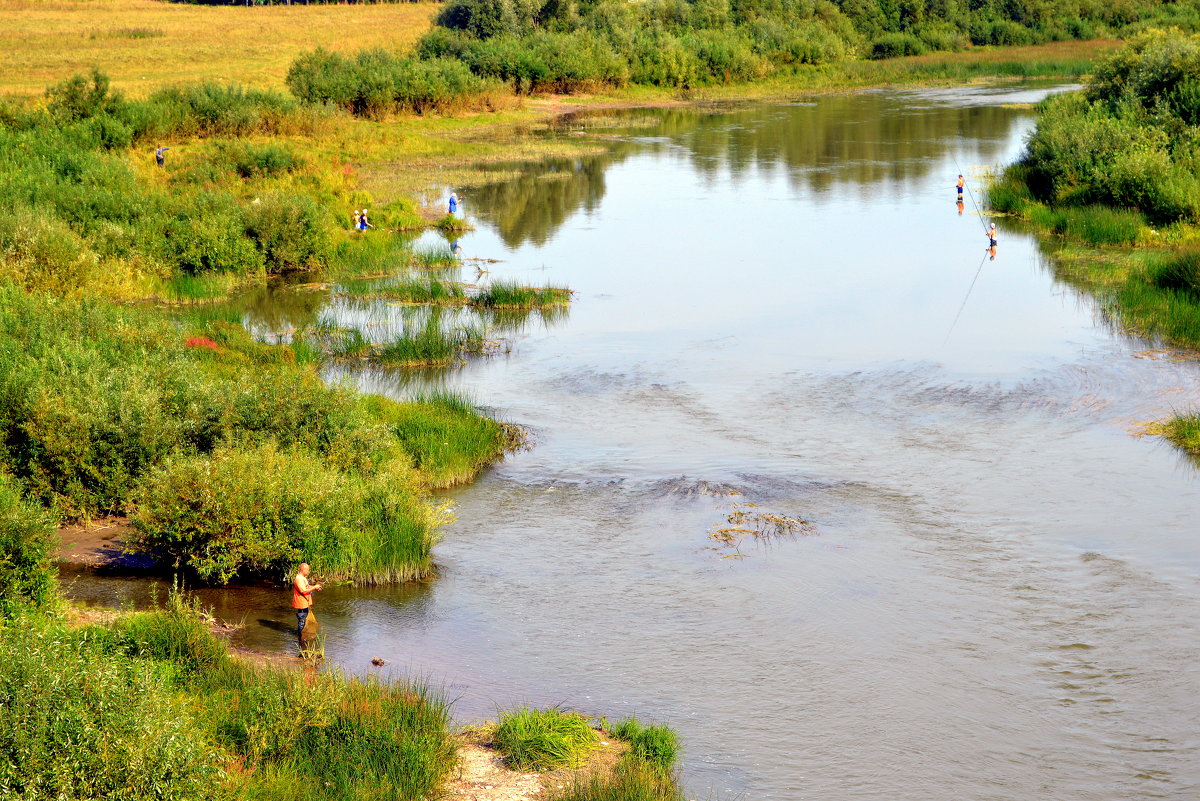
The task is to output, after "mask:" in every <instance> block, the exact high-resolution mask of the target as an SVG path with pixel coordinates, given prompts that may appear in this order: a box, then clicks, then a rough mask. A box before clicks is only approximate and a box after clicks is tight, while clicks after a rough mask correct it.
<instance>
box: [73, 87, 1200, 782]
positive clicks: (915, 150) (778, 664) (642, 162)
mask: <svg viewBox="0 0 1200 801" xmlns="http://www.w3.org/2000/svg"><path fill="white" fill-rule="evenodd" d="M1041 94H1043V92H1042V91H1040V90H1032V89H1030V90H1017V89H1002V90H995V89H970V90H952V91H913V92H895V91H880V92H870V93H865V94H859V95H852V96H841V97H828V98H821V99H819V100H816V101H813V102H806V103H797V104H793V105H768V106H755V107H747V108H741V109H737V110H732V111H726V112H722V113H716V112H711V113H710V112H704V111H699V110H695V109H683V110H677V109H673V110H666V111H638V112H634V113H630V114H628V115H625V116H623V117H620V121H619V122H618V123H617V127H616V129H615V130H616V132H618V133H619V134H620V136H619V141H618V142H617V143H616V144H615V145H614V147H613V150H612V152H611V153H609V154H608V155H605V156H601V157H594V158H587V159H580V160H574V161H563V162H555V163H549V164H545V165H539V166H537V167H531V168H529V169H528V170H527V172H526V174H525V175H524V176H523V177H521V178H520V179H518V180H515V181H510V182H508V183H504V184H498V185H495V186H490V187H485V188H482V189H478V190H474V191H469V192H466V193H465V197H464V202H465V210H466V213H467V216H468V217H469V218H470V219H471V220H472V221H473V222H474V223H475V224H476V225H477V226H478V230H477V231H476V232H475V233H472V234H469V235H467V236H465V237H464V238H463V239H462V240H461V245H462V247H463V249H464V252H465V253H466V255H467V256H476V257H484V258H494V259H499V260H501V261H500V262H499V263H496V264H490V265H488V269H490V271H491V276H492V277H496V278H518V279H520V280H522V281H528V282H531V283H541V282H543V281H550V282H556V283H565V284H567V285H569V286H571V287H572V288H573V289H575V290H576V291H577V293H578V294H577V296H576V300H575V302H574V303H573V305H572V308H571V310H570V314H569V316H568V317H567V318H565V319H560V320H557V321H554V322H549V323H546V324H540V323H538V322H537V321H536V318H535V319H534V320H533V321H532V322H530V323H528V324H527V325H526V326H525V327H524V328H523V329H522V330H520V331H519V332H517V333H516V334H514V335H513V347H512V350H511V352H510V353H508V354H506V355H503V356H497V357H493V358H490V359H487V360H483V361H479V362H475V363H473V364H472V365H471V366H469V367H468V368H466V369H464V370H462V371H460V372H457V373H452V374H447V375H442V376H437V377H428V376H426V377H422V378H420V379H417V380H414V379H412V378H411V377H408V378H406V377H403V376H400V375H397V374H394V373H393V374H388V373H383V372H373V371H363V372H347V373H340V374H337V375H331V378H342V379H348V380H351V381H354V382H357V383H358V384H359V385H360V386H362V387H363V388H364V389H367V390H369V391H378V392H384V393H387V394H391V395H395V396H403V395H405V394H407V393H408V392H411V391H412V389H413V388H414V387H415V386H419V385H422V384H424V383H427V382H429V381H441V382H445V383H448V384H449V385H451V386H453V387H456V388H461V389H465V390H467V391H469V392H471V393H472V394H473V395H474V396H475V397H477V398H478V399H479V400H480V401H481V402H483V403H486V404H488V405H490V406H492V407H494V408H495V409H496V410H497V411H498V413H499V414H500V415H502V416H503V417H505V418H507V419H511V420H514V421H516V422H520V423H522V424H525V425H528V426H529V427H531V428H532V430H533V431H534V433H535V436H536V446H535V447H534V448H533V449H532V450H530V451H528V452H524V453H520V454H517V455H514V456H513V457H511V458H510V459H508V460H507V461H506V462H504V463H503V464H501V465H499V466H497V467H496V468H494V469H492V470H489V471H488V472H487V473H486V474H485V475H484V476H482V477H481V478H480V480H479V481H477V482H476V483H474V484H473V485H471V486H469V487H466V488H464V489H461V490H458V491H456V492H454V493H451V494H450V498H452V499H453V501H454V502H455V504H456V505H457V510H458V521H457V522H456V523H454V524H453V525H451V526H450V527H449V528H447V529H446V531H445V540H444V542H443V543H442V544H440V545H439V546H438V549H437V559H438V563H439V566H440V571H441V575H440V578H438V579H437V580H436V581H434V582H431V583H429V584H424V585H414V586H405V587H400V588H386V589H349V588H347V589H336V590H331V591H329V592H326V593H323V594H322V597H321V599H320V603H319V605H318V606H319V610H318V611H319V614H320V615H321V621H322V624H323V627H324V631H325V632H326V635H327V644H326V648H327V653H328V654H329V656H330V658H331V659H332V660H333V661H335V662H337V663H339V664H341V665H344V666H345V667H347V668H348V669H350V670H353V671H358V672H367V671H368V670H371V669H372V668H370V666H369V660H370V658H371V657H373V656H381V657H384V658H386V659H387V660H388V662H389V667H388V669H392V668H393V667H394V668H395V669H396V670H398V671H407V672H415V673H419V674H422V675H425V676H428V677H430V678H431V679H432V680H433V681H434V682H435V683H437V684H441V685H444V686H445V687H446V688H447V692H448V693H449V694H450V695H451V696H453V697H456V698H457V699H458V700H457V703H456V707H455V708H456V711H457V714H458V717H459V718H460V719H462V720H471V719H476V718H483V717H491V716H494V715H495V713H496V711H497V710H499V709H507V708H510V707H512V706H513V705H516V704H519V703H532V704H539V705H542V704H553V703H562V704H566V705H569V706H572V707H575V708H578V709H580V710H582V711H585V712H588V713H592V714H595V715H601V714H603V715H607V716H608V717H609V718H610V719H614V718H619V717H621V716H624V715H627V714H634V713H636V714H637V715H639V716H640V717H643V718H648V719H651V720H661V721H666V722H668V723H670V724H671V725H673V726H675V727H677V728H678V729H679V731H680V732H681V734H682V735H683V738H684V742H685V747H686V753H685V755H684V760H683V768H684V773H685V777H686V779H687V783H688V787H689V788H690V791H691V797H706V796H709V795H712V796H713V797H731V796H735V795H738V796H741V797H745V798H748V799H769V800H776V799H778V800H782V799H806V798H813V799H817V798H819V799H859V798H861V799H867V798H870V799H878V798H889V799H912V800H913V801H926V800H927V799H956V801H957V800H966V799H979V800H980V801H984V800H985V799H987V800H989V801H990V800H992V799H1012V801H1027V799H1032V798H1037V799H1071V800H1072V801H1075V800H1082V799H1098V800H1103V801H1125V800H1126V799H1143V798H1146V799H1149V798H1167V799H1194V798H1197V797H1200V749H1198V747H1200V737H1198V734H1197V721H1198V720H1200V700H1197V699H1198V698H1200V694H1198V691H1200V669H1198V668H1197V665H1198V664H1200V637H1198V636H1197V635H1198V634H1200V631H1198V629H1200V625H1198V623H1197V620H1200V580H1198V579H1200V538H1198V537H1197V534H1198V532H1200V527H1198V526H1197V523H1196V518H1197V516H1196V511H1197V501H1198V493H1197V474H1196V471H1195V469H1194V467H1193V466H1192V464H1191V463H1190V462H1188V461H1187V460H1185V459H1183V458H1181V457H1180V456H1178V455H1177V453H1176V452H1175V451H1173V450H1172V449H1171V448H1169V447H1168V446H1166V445H1164V444H1163V443H1161V442H1159V441H1157V440H1153V439H1138V438H1135V437H1133V436H1131V433H1130V432H1131V429H1133V427H1134V426H1135V425H1136V424H1137V423H1139V422H1143V421H1146V420H1150V419H1154V418H1155V417H1161V416H1164V415H1166V414H1168V413H1170V412H1171V411H1172V410H1173V409H1178V408H1187V407H1189V406H1191V405H1195V404H1197V401H1198V399H1200V369H1198V368H1197V365H1196V364H1194V363H1191V362H1183V361H1171V360H1167V359H1153V358H1146V356H1147V354H1145V353H1143V351H1145V350H1146V349H1147V348H1148V347H1149V346H1148V345H1147V343H1145V342H1141V341H1138V340H1134V339H1131V338H1128V337H1126V336H1123V335H1121V334H1120V333H1117V332H1115V331H1114V330H1113V329H1112V327H1111V326H1110V325H1109V324H1107V323H1106V321H1105V319H1104V318H1103V316H1102V315H1101V314H1100V313H1099V312H1098V311H1097V310H1096V308H1095V305H1094V303H1093V302H1092V301H1091V300H1090V299H1088V298H1086V297H1081V296H1079V295H1078V294H1077V293H1076V292H1075V291H1074V290H1072V289H1071V288H1069V287H1067V286H1065V285H1063V284H1060V283H1057V282H1056V281H1055V280H1054V278H1053V276H1052V274H1051V271H1050V268H1049V266H1048V264H1047V263H1046V262H1045V261H1044V259H1043V258H1042V256H1041V255H1040V254H1039V250H1038V247H1037V245H1036V244H1035V243H1034V242H1033V241H1032V240H1031V239H1030V238H1029V237H1028V236H1025V235H1023V234H1021V233H1019V232H1016V231H1008V230H1005V229H1004V224H1003V221H1001V227H1002V231H1001V237H1000V246H999V249H998V252H997V255H996V258H995V260H994V261H990V260H987V259H986V254H985V253H984V246H985V245H986V239H985V238H984V236H983V227H982V225H981V220H980V218H979V217H978V216H976V215H975V214H974V213H973V208H972V205H971V203H970V201H969V200H968V203H967V206H966V209H965V211H964V213H963V214H961V215H960V214H959V213H958V211H957V209H956V208H955V205H954V190H953V188H952V187H953V183H954V179H955V177H956V176H957V174H958V172H960V171H964V172H967V176H968V180H969V181H970V185H971V186H972V187H973V188H974V189H975V191H976V192H978V187H979V181H980V178H981V171H982V170H984V169H985V168H990V167H993V166H995V165H1000V164H1003V163H1005V162H1007V161H1010V160H1012V159H1013V158H1015V157H1016V155H1017V154H1018V152H1019V150H1020V145H1021V139H1022V136H1023V134H1024V132H1026V131H1027V130H1029V128H1030V127H1031V125H1032V112H1031V111H1030V110H1029V109H1028V108H1027V107H1022V106H1021V105H1019V104H1022V103H1027V102H1029V101H1031V100H1035V99H1037V97H1040V96H1041ZM618 116H619V115H618ZM577 124H578V125H581V126H585V125H589V124H590V123H588V122H587V121H580V122H578V123H577ZM610 124H611V121H610ZM463 276H464V277H466V278H467V279H471V278H473V277H474V271H473V270H472V269H471V268H469V267H464V269H463ZM284 302H285V301H284V300H283V299H279V301H278V304H276V305H273V304H274V303H275V302H274V301H272V300H270V299H267V300H262V299H259V300H258V301H256V303H255V304H254V305H253V306H252V307H250V308H248V311H247V322H248V323H249V324H251V325H255V326H258V327H260V328H263V329H270V328H271V327H273V326H276V327H279V321H280V318H281V316H285V317H288V319H289V322H292V323H294V322H304V321H305V320H304V319H299V320H297V319H293V318H295V317H297V316H299V317H301V318H303V317H305V315H307V317H308V318H310V319H315V318H316V317H317V316H323V317H325V318H327V319H335V320H342V321H345V320H351V319H352V320H356V321H358V322H360V323H361V322H364V321H369V322H373V323H386V322H387V321H388V320H390V319H394V318H395V316H396V315H399V314H401V313H402V312H401V310H397V309H396V308H395V307H391V306H387V305H386V304H383V303H379V304H374V305H371V304H366V305H364V304H347V303H345V302H328V301H325V300H318V301H313V302H307V305H305V306H303V307H302V309H301V310H300V311H297V310H296V309H295V308H292V307H288V309H287V311H286V312H283V311H280V308H282V306H280V305H279V304H283V303H284ZM956 318H957V322H955V320H956ZM735 504H756V505H757V506H756V507H754V509H757V510H758V511H766V512H771V513H778V514H783V515H789V516H795V517H800V518H803V519H805V520H808V521H810V522H811V523H812V524H813V525H814V527H815V533H813V534H811V535H809V536H801V537H795V538H781V539H776V540H773V541H771V542H769V543H764V544H761V545H756V544H754V543H752V542H744V543H742V544H741V545H740V546H739V548H738V549H737V550H731V549H730V548H725V547H721V546H720V545H719V544H718V543H715V542H714V541H713V540H711V539H710V538H709V536H708V535H709V533H710V532H712V531H714V530H715V529H716V528H719V527H722V526H727V525H728V523H727V522H726V520H727V516H728V515H729V513H730V512H731V511H734V510H735ZM146 587H147V584H146V583H145V582H140V581H128V580H120V579H104V580H96V579H93V578H89V577H83V578H80V579H79V580H78V581H77V582H76V583H75V584H74V589H73V592H74V594H75V595H76V596H78V597H81V598H88V599H92V600H95V601H97V602H107V603H112V602H114V601H115V600H116V599H120V598H122V597H128V598H137V597H144V595H145V593H146ZM206 600H207V602H209V603H213V604H214V605H216V606H217V608H218V613H219V614H223V615H225V616H228V617H233V618H235V619H238V618H244V619H245V620H246V623H247V626H246V629H245V631H244V632H243V633H242V638H243V640H244V642H246V643H247V644H250V645H253V646H255V647H259V648H267V649H278V650H287V649H288V648H289V647H291V640H290V638H289V635H288V634H287V632H286V629H287V624H288V622H289V620H290V617H291V616H290V613H289V612H290V610H289V609H288V608H287V600H288V599H287V597H286V596H285V594H284V593H279V592H275V591H268V590H260V589H245V590H237V591H216V592H210V593H207V594H206Z"/></svg>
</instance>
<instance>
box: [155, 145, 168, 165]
mask: <svg viewBox="0 0 1200 801" xmlns="http://www.w3.org/2000/svg"><path fill="white" fill-rule="evenodd" d="M170 149H171V148H169V147H163V146H162V145H159V146H158V147H156V148H154V160H155V161H157V162H158V166H160V167H161V166H162V165H163V161H164V159H165V154H166V152H167V151H168V150H170Z"/></svg>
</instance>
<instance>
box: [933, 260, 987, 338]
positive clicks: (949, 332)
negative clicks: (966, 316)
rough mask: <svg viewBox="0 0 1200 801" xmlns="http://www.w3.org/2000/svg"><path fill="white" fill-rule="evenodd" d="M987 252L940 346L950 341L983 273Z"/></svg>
mask: <svg viewBox="0 0 1200 801" xmlns="http://www.w3.org/2000/svg"><path fill="white" fill-rule="evenodd" d="M987 257H988V251H986V250H985V251H984V252H983V258H982V259H980V260H979V267H978V268H976V270H975V277H974V278H972V279H971V286H970V287H968V288H967V296H966V297H965V298H963V302H962V305H961V306H959V307H958V314H956V315H954V322H952V323H950V330H949V331H947V332H946V338H945V339H943V340H942V346H943V347H945V345H946V343H947V342H949V341H950V335H951V334H953V333H954V326H956V325H958V318H959V317H962V313H963V309H965V308H967V301H968V300H970V299H971V291H972V290H974V289H975V282H976V281H978V280H979V274H980V273H981V272H983V263H984V262H985V261H987Z"/></svg>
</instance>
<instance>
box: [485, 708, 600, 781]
mask: <svg viewBox="0 0 1200 801" xmlns="http://www.w3.org/2000/svg"><path fill="white" fill-rule="evenodd" d="M493 739H494V742H495V743H496V746H497V747H498V748H499V749H500V750H501V751H502V752H503V753H504V754H505V755H506V757H507V760H508V764H509V765H510V766H511V767H513V768H514V769H516V770H532V771H546V770H554V769H555V768H561V767H574V766H577V765H579V764H580V763H581V761H582V760H583V758H584V757H586V756H587V755H588V754H589V753H590V752H591V751H592V750H594V749H595V748H596V747H598V746H599V744H600V736H599V735H598V734H597V733H596V731H595V729H593V728H592V727H591V725H590V724H589V723H588V721H587V719H586V718H584V717H582V716H581V715H578V714H575V713H573V712H564V711H563V710H561V709H557V708H550V709H530V708H527V707H526V708H522V709H518V710H515V711H513V712H507V713H505V714H504V715H501V717H500V722H499V725H498V726H497V727H496V733H495V735H494V738H493Z"/></svg>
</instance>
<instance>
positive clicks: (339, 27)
mask: <svg viewBox="0 0 1200 801" xmlns="http://www.w3.org/2000/svg"><path fill="white" fill-rule="evenodd" d="M440 7H441V6H440V4H439V3H428V2H422V3H388V4H379V5H376V4H365V3H364V4H354V5H343V4H336V5H300V4H295V5H290V6H288V5H273V6H251V7H246V6H240V5H237V6H202V5H190V4H186V3H168V2H160V0H51V1H50V2H47V1H46V0H0V19H2V20H4V24H3V25H0V96H3V95H22V96H34V95H41V94H42V93H43V92H44V91H45V90H46V87H47V86H51V85H52V84H55V83H58V82H59V81H62V80H64V79H66V78H69V77H70V76H72V75H74V74H75V73H77V72H82V71H84V70H87V69H89V68H91V67H93V66H96V67H99V68H100V69H101V70H103V71H104V72H105V73H107V74H108V75H109V76H110V77H111V78H112V82H113V87H114V88H115V89H118V90H120V91H122V92H124V93H125V94H127V95H129V96H130V97H135V98H142V97H146V96H147V95H149V94H150V93H151V92H154V91H156V90H158V89H161V88H163V87H164V86H169V85H172V84H177V83H199V82H203V81H217V82H219V83H238V84H241V85H244V86H249V87H254V88H260V89H277V90H282V89H283V88H284V76H285V75H286V74H287V70H288V67H289V66H290V65H291V63H292V61H293V60H294V59H295V58H296V56H297V55H299V54H300V53H301V52H303V51H305V50H311V49H312V48H314V47H323V48H325V49H327V50H332V51H354V50H361V49H364V48H375V47H382V48H387V49H400V50H406V49H408V48H411V47H412V46H413V44H415V43H416V41H417V39H418V38H419V37H420V36H422V35H423V34H424V33H425V32H426V31H427V30H428V29H429V27H430V25H431V23H432V19H433V16H434V15H435V14H436V13H437V10H438V9H439V8H440Z"/></svg>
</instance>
